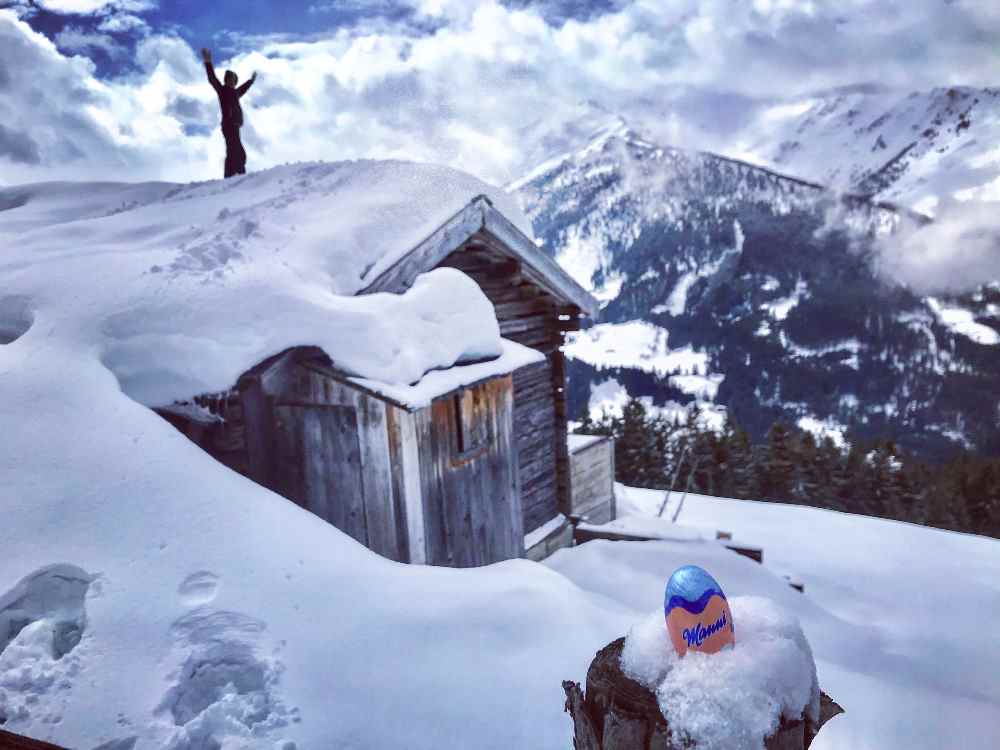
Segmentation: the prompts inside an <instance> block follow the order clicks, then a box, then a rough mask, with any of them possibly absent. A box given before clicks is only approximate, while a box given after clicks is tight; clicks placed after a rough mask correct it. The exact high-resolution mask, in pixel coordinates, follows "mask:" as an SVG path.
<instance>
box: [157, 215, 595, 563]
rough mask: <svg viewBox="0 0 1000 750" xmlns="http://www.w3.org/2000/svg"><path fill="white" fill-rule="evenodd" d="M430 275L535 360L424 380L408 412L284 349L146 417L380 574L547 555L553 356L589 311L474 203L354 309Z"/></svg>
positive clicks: (566, 473)
mask: <svg viewBox="0 0 1000 750" xmlns="http://www.w3.org/2000/svg"><path fill="white" fill-rule="evenodd" d="M442 266H447V267H453V268H457V269H459V270H461V271H463V272H465V273H466V274H468V275H469V276H471V277H472V278H473V279H474V280H475V281H476V282H477V284H478V285H479V286H480V288H481V289H482V291H483V292H484V293H485V294H486V296H487V297H488V298H489V299H490V301H491V302H492V303H493V305H494V309H495V312H496V317H497V320H498V322H499V324H500V332H501V335H502V336H504V337H505V338H506V339H509V340H511V341H514V342H517V343H519V344H522V345H524V346H527V347H530V348H531V349H533V350H534V351H535V352H537V353H538V354H537V356H535V357H533V358H530V361H529V360H528V358H525V357H523V356H521V357H520V358H519V357H517V356H510V357H507V356H505V357H501V358H500V360H498V361H496V362H494V363H480V364H472V365H461V366H456V367H454V368H451V370H449V371H446V372H445V373H440V372H437V373H428V375H426V376H425V378H424V380H422V381H421V383H420V384H417V385H416V386H414V387H415V388H419V389H420V392H421V394H422V395H423V396H424V398H423V399H422V400H420V399H415V400H414V399H409V398H408V397H407V390H406V389H405V388H402V389H399V388H395V389H394V388H381V387H379V386H378V384H372V383H371V382H369V381H362V380H360V379H358V378H351V377H350V376H348V375H347V374H346V373H344V372H342V371H340V370H338V368H337V366H336V358H337V353H336V352H322V351H320V350H318V349H316V348H314V347H299V348H295V349H291V350H288V351H285V352H281V353H276V354H275V356H273V357H271V358H269V359H268V360H266V361H265V362H262V363H260V364H259V365H258V366H256V367H254V368H253V369H252V370H250V371H249V372H248V373H246V374H245V375H244V376H243V377H241V378H240V379H239V382H238V383H237V384H236V385H235V387H234V388H233V389H232V390H231V391H229V392H227V393H224V394H203V395H200V396H197V397H195V398H194V399H193V401H194V405H193V406H191V405H187V406H185V405H176V406H173V407H168V408H165V409H159V410H158V411H159V412H160V413H161V414H162V415H163V416H164V417H165V418H167V419H168V420H170V421H171V422H172V423H173V424H174V425H175V426H177V427H178V428H179V429H181V430H182V431H184V432H185V433H186V434H187V435H188V436H189V437H191V438H192V439H193V440H194V441H195V442H197V443H198V444H199V445H201V446H202V447H203V448H205V450H207V451H208V452H209V453H211V454H212V455H213V456H215V457H216V458H218V459H219V460H220V461H222V462H223V463H225V464H227V465H229V466H230V467H232V468H233V469H235V470H236V471H239V472H240V473H243V474H245V475H246V476H248V477H250V478H252V479H254V480H255V481H257V482H259V483H260V484H262V485H264V486H266V487H270V488H271V489H273V490H275V491H276V492H279V493H280V494H282V495H284V496H285V497H287V498H289V499H290V500H293V501H295V502H297V503H298V504H300V505H302V506H303V507H305V508H307V509H308V510H310V511H312V512H313V513H316V514H317V515H318V516H320V517H321V518H324V519H325V520H327V521H329V522H330V523H332V524H333V525H335V526H337V527H338V528H339V529H341V530H343V531H344V532H346V533H348V534H350V535H351V536H353V537H354V538H355V539H358V540H359V541H361V542H362V543H364V544H366V545H367V546H368V547H370V548H371V549H373V550H375V551H376V552H379V553H380V554H382V555H385V556H386V557H389V558H391V559H394V560H399V561H405V562H418V563H420V562H426V563H430V564H438V565H454V566H471V565H481V564H487V563H490V562H495V561H497V560H502V559H506V558H511V557H520V556H523V555H524V554H525V553H526V552H528V551H526V550H525V549H524V539H525V535H529V536H528V538H529V541H530V540H531V539H532V538H533V537H532V536H531V534H532V532H538V531H540V530H544V531H545V532H546V533H545V534H544V537H545V538H546V539H548V542H547V547H551V546H552V540H553V539H554V538H558V539H564V540H566V541H567V543H568V540H570V539H571V537H572V535H571V533H568V527H565V522H564V521H562V520H561V519H564V518H565V517H566V516H568V515H570V514H571V513H572V512H573V503H572V500H571V470H570V461H569V453H568V450H567V414H566V395H565V377H566V376H565V372H566V368H565V358H564V355H563V353H562V351H560V347H561V345H562V343H563V336H564V334H565V333H566V332H567V331H574V330H578V329H579V327H580V321H581V318H582V317H584V316H590V317H596V315H597V313H598V306H597V302H596V301H595V300H594V298H593V297H591V295H590V294H588V293H587V292H586V291H585V290H584V289H583V288H582V287H580V286H579V285H578V284H577V283H576V282H575V281H574V280H573V279H572V278H571V277H570V276H569V275H568V274H567V273H566V272H565V271H563V270H562V268H560V267H559V265H558V264H557V263H556V262H555V261H554V260H552V259H551V258H549V257H548V256H547V255H545V254H544V253H543V252H542V251H541V250H539V248H538V247H537V246H536V245H535V243H534V242H533V241H532V240H531V239H530V238H529V237H527V236H525V235H524V234H523V233H522V232H521V231H520V230H518V229H517V228H516V227H515V226H514V224H512V223H511V222H510V221H509V220H508V219H507V218H506V217H504V216H503V215H502V214H501V213H500V212H499V211H498V210H497V209H496V208H495V207H494V206H493V204H492V203H491V202H490V201H489V199H487V198H486V197H485V196H479V197H477V198H475V199H473V200H472V201H470V202H469V203H468V204H467V205H466V206H465V207H464V208H463V209H462V210H461V211H459V212H458V213H456V214H455V215H454V216H453V217H452V218H451V219H449V220H448V221H447V222H445V223H444V224H443V225H441V226H440V227H439V228H438V229H437V230H436V231H435V232H433V233H432V234H431V235H430V236H429V237H427V239H425V240H424V241H423V242H421V243H420V244H418V245H417V246H416V247H414V248H412V249H411V250H409V252H407V253H405V254H404V255H403V256H401V257H400V258H399V260H397V261H396V262H395V263H394V264H393V265H392V266H390V267H389V268H387V269H386V270H385V271H384V272H383V273H382V274H381V275H379V276H378V278H376V279H375V280H374V281H373V282H371V283H370V284H369V285H368V286H367V287H365V288H364V289H362V290H361V292H360V294H369V293H376V292H395V293H400V292H403V291H405V290H406V289H408V288H409V286H410V285H412V284H413V282H414V281H415V279H416V278H417V277H418V276H419V275H420V274H422V273H425V272H427V271H430V270H432V269H434V268H439V267H442ZM431 381H433V383H437V385H434V384H433V383H432V382H431ZM393 393H395V395H393ZM609 481H610V480H609ZM607 483H608V482H605V484H607ZM543 527H544V528H543ZM535 536H539V534H537V533H536V534H535ZM549 551H551V550H549ZM532 556H537V553H536V554H535V555H532Z"/></svg>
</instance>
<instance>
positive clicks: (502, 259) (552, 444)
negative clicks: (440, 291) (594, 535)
mask: <svg viewBox="0 0 1000 750" xmlns="http://www.w3.org/2000/svg"><path fill="white" fill-rule="evenodd" d="M440 266H450V267H453V268H458V269H460V270H462V271H464V272H465V273H467V274H468V275H469V276H471V277H472V278H473V279H475V280H476V282H477V283H478V284H479V286H480V288H481V289H482V290H483V292H484V293H485V294H486V296H487V297H489V299H490V301H491V302H492V303H493V307H494V309H495V310H496V316H497V320H498V321H499V323H500V333H501V335H503V336H504V337H506V338H508V339H511V340H513V341H516V342H518V343H520V344H524V345H525V346H529V347H531V348H533V349H536V350H538V351H540V352H542V353H543V354H544V355H545V359H544V361H540V362H539V363H537V364H536V365H533V366H530V367H525V368H522V369H520V370H518V371H517V372H515V373H514V437H515V440H516V445H517V455H518V463H519V466H520V474H521V503H522V511H523V514H524V532H525V534H528V533H530V532H532V531H534V530H536V529H538V528H539V527H541V526H543V525H544V524H546V523H547V522H549V521H551V520H552V519H553V518H556V517H557V516H558V515H559V514H560V512H562V513H566V512H568V509H569V506H570V469H569V452H568V450H567V447H566V435H567V432H568V430H567V414H566V391H565V386H566V359H565V356H564V355H563V353H562V351H561V349H560V347H561V346H562V344H563V337H564V335H565V333H566V332H568V331H576V330H579V328H580V322H581V319H582V318H583V317H585V316H586V317H591V318H594V319H596V317H597V315H598V311H599V307H598V304H597V301H596V300H595V299H594V298H593V297H592V296H591V295H590V294H589V293H588V292H587V291H586V290H584V289H583V288H582V287H581V286H580V285H579V284H577V283H576V282H575V281H574V280H573V278H572V277H571V276H570V275H569V274H567V273H566V271H564V270H563V269H562V268H561V267H560V266H559V264H558V263H556V262H555V261H554V260H553V259H552V258H550V257H549V256H548V255H546V254H545V253H544V252H543V251H542V250H541V249H540V248H539V247H538V246H537V245H536V244H535V243H534V242H533V241H532V240H531V239H530V238H529V237H527V236H525V235H524V234H523V233H522V232H521V231H520V230H518V228H517V227H516V226H514V224H513V223H511V222H510V220H508V219H507V218H506V217H505V216H504V215H503V214H502V213H500V212H499V211H498V210H497V209H496V208H495V207H494V206H493V204H492V203H491V202H490V200H489V199H488V198H487V197H486V196H479V197H477V198H475V199H473V200H472V201H470V202H469V204H468V205H466V207H465V208H464V209H462V210H461V211H459V212H458V213H457V214H455V216H453V217H452V218H451V219H450V220H448V221H447V222H445V223H444V224H443V225H442V226H441V227H440V228H438V230H437V231H435V232H434V233H433V234H431V236H429V237H428V238H427V239H426V240H424V241H423V242H422V243H420V244H419V245H417V246H416V247H415V248H413V249H412V250H411V251H410V252H409V253H407V254H406V255H404V256H403V257H402V258H401V259H400V260H399V261H397V262H396V263H395V264H394V265H393V266H392V267H390V268H388V269H387V270H386V271H384V272H383V273H382V274H381V275H380V276H379V277H378V278H376V279H374V280H373V281H372V282H371V283H370V284H369V285H368V286H367V287H365V289H363V290H362V292H361V293H362V294H365V293H370V292H397V293H398V292H402V291H404V290H405V289H407V288H409V286H410V285H411V284H412V283H413V281H414V280H415V279H416V277H417V276H418V275H420V274H421V273H425V272H426V271H429V270H431V269H433V268H438V267H440Z"/></svg>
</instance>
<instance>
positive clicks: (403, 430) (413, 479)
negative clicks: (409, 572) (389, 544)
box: [386, 409, 427, 565]
mask: <svg viewBox="0 0 1000 750" xmlns="http://www.w3.org/2000/svg"><path fill="white" fill-rule="evenodd" d="M386 416H387V417H388V418H389V421H390V424H391V432H390V435H391V436H392V438H393V440H392V443H391V444H393V445H396V446H397V452H396V455H395V457H394V461H393V464H394V466H395V467H396V469H398V472H399V474H400V479H401V481H400V482H399V485H398V491H399V497H400V498H401V500H402V502H401V505H402V510H403V518H404V520H405V528H406V540H407V545H406V546H407V549H408V553H409V556H408V562H411V563H414V564H417V565H422V564H424V563H426V562H427V543H426V539H425V532H424V503H423V497H422V495H421V483H420V450H419V447H418V444H417V441H418V437H417V425H416V420H417V418H416V416H415V415H413V414H409V413H407V412H405V411H402V410H399V409H389V410H388V412H387V415H386Z"/></svg>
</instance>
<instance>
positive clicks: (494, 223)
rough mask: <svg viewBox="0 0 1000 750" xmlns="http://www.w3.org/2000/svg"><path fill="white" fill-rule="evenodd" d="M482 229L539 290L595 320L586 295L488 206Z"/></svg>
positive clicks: (595, 306)
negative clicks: (516, 260) (516, 261)
mask: <svg viewBox="0 0 1000 750" xmlns="http://www.w3.org/2000/svg"><path fill="white" fill-rule="evenodd" d="M483 228H484V229H485V230H486V231H487V232H489V233H490V234H492V235H493V236H494V237H496V238H497V239H498V240H500V241H501V242H502V243H503V244H504V245H505V246H507V247H508V248H510V249H511V250H513V251H514V253H515V254H516V255H517V257H518V258H519V259H520V260H521V261H522V262H523V264H524V271H523V273H524V275H525V277H526V278H529V279H531V280H532V281H536V282H537V283H538V285H539V286H541V287H542V288H543V289H548V290H550V291H551V292H552V293H553V294H554V295H555V296H556V297H558V298H560V299H563V300H565V301H567V302H569V303H572V304H574V305H576V306H577V307H579V308H580V309H581V310H583V311H584V312H586V313H587V315H589V316H590V317H591V318H593V319H594V320H595V321H596V320H597V318H598V315H599V313H600V305H599V304H598V302H597V300H596V299H594V297H593V296H591V294H590V292H588V291H587V290H586V289H584V288H583V287H582V286H580V285H579V284H577V283H576V281H574V280H573V277H571V276H570V275H569V274H568V273H566V271H564V270H563V269H562V267H561V266H560V265H559V264H558V263H556V262H555V261H554V260H553V259H552V258H550V257H549V256H548V255H546V254H545V253H544V252H542V250H541V249H540V248H539V247H538V245H536V244H535V243H534V242H532V240H531V239H530V238H529V237H528V236H526V235H525V234H524V233H523V232H522V231H521V230H520V229H518V228H517V227H516V226H514V224H513V223H512V222H511V221H510V219H508V218H507V217H506V216H504V215H503V214H502V213H500V212H499V211H497V210H496V209H495V208H494V207H493V205H492V204H489V203H488V204H487V205H486V207H485V209H484V214H483Z"/></svg>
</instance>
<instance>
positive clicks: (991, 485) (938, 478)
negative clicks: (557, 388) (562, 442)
mask: <svg viewBox="0 0 1000 750" xmlns="http://www.w3.org/2000/svg"><path fill="white" fill-rule="evenodd" d="M576 432H579V433H585V434H600V435H611V436H612V437H614V438H615V478H616V480H617V481H619V482H622V483H623V484H626V485H629V486H632V487H645V488H649V489H662V490H667V489H671V490H674V491H676V492H680V493H684V492H690V493H696V494H703V495H713V496H717V497H730V498H739V499H753V500H766V501H770V502H778V503H793V504H796V505H808V506H813V507H818V508H826V509H829V510H837V511H843V512H847V513H860V514H864V515H868V516H879V517H882V518H890V519H894V520H898V521H907V522H910V523H918V524H924V525H927V526H934V527H937V528H942V529H951V530H954V531H962V532H969V533H974V534H982V535H986V536H991V537H995V538H1000V458H995V457H982V456H979V455H975V454H972V453H962V454H959V455H958V456H956V457H953V458H951V459H949V460H947V461H943V462H940V463H931V462H928V461H925V460H920V459H917V458H915V457H914V456H912V455H910V454H908V453H907V452H906V451H905V450H902V449H901V448H900V447H899V446H898V445H897V444H896V443H895V442H893V441H892V440H868V441H863V440H851V439H850V436H848V441H847V443H846V445H843V446H840V445H837V444H836V443H835V442H834V441H833V440H832V439H831V438H829V437H824V438H822V439H819V440H817V439H816V437H814V436H813V434H812V433H810V432H806V431H804V430H800V429H798V428H796V427H794V426H790V425H788V424H785V423H783V422H780V421H778V422H775V423H774V424H772V425H771V428H770V429H769V430H768V431H767V435H766V437H765V438H764V439H763V440H761V441H757V442H755V441H754V440H753V439H752V438H751V436H750V434H749V433H748V432H747V430H745V429H743V428H742V427H741V426H740V425H738V424H736V423H735V422H733V421H732V420H729V421H727V422H726V424H725V425H724V427H723V429H722V430H720V431H717V430H713V429H708V428H706V427H705V426H704V425H703V424H700V423H699V422H697V421H696V420H694V419H688V420H687V421H681V420H676V419H674V420H671V419H669V418H667V417H665V416H662V415H660V414H658V413H657V412H656V411H655V410H651V409H647V407H646V406H645V404H644V403H643V402H642V401H641V400H640V399H637V398H632V399H630V400H629V401H628V403H627V404H626V406H625V407H624V409H623V410H622V413H621V415H611V414H607V413H605V414H604V415H603V416H602V417H601V418H600V419H599V420H595V419H593V418H591V417H590V415H585V416H584V417H583V420H582V421H581V422H580V423H579V426H578V427H577V429H576Z"/></svg>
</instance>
